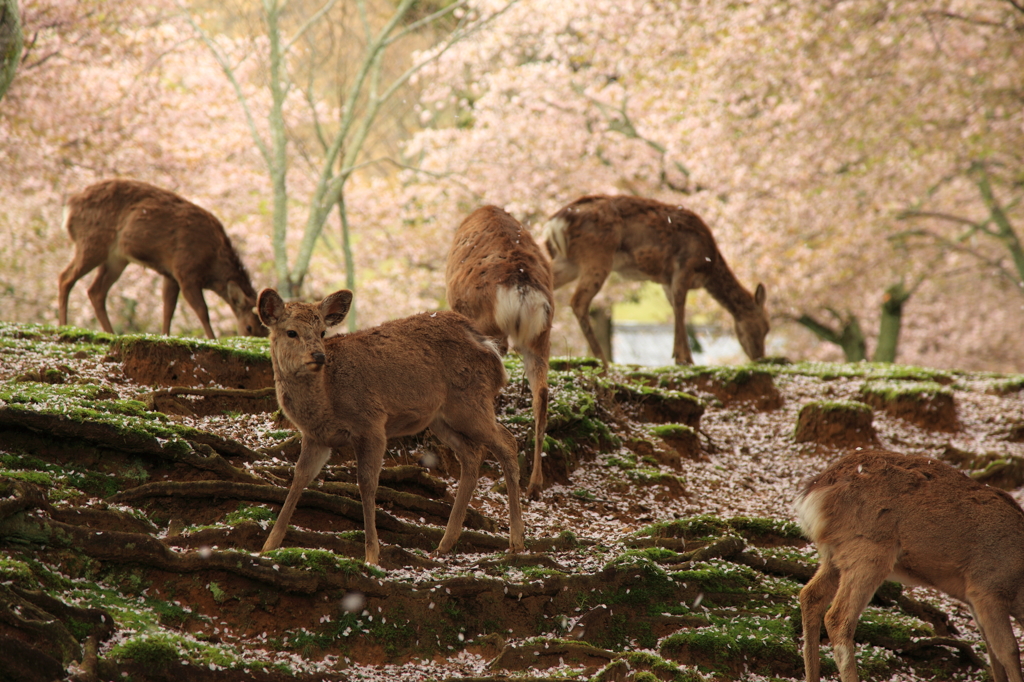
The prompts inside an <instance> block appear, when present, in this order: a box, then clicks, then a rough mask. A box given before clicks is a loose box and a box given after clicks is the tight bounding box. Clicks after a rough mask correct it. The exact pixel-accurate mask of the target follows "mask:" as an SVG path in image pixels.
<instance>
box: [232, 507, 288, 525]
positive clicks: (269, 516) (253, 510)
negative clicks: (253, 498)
mask: <svg viewBox="0 0 1024 682" xmlns="http://www.w3.org/2000/svg"><path fill="white" fill-rule="evenodd" d="M276 518H277V512H275V511H274V510H273V509H271V508H270V507H265V506H263V505H249V504H244V503H242V504H239V505H238V509H236V510H235V511H233V512H228V513H227V514H225V515H224V523H225V524H227V525H229V526H237V525H238V524H240V523H242V522H243V521H256V522H260V521H273V520H274V519H276Z"/></svg>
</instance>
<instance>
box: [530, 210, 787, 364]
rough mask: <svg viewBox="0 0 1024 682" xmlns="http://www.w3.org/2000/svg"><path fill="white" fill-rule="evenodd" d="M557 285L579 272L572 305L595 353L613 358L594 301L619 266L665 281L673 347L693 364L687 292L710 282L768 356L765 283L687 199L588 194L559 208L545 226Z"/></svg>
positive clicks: (742, 337)
mask: <svg viewBox="0 0 1024 682" xmlns="http://www.w3.org/2000/svg"><path fill="white" fill-rule="evenodd" d="M544 239H545V244H546V246H547V250H548V253H550V254H551V258H552V260H553V267H554V274H555V288H556V289H558V288H560V287H562V286H563V285H565V284H568V283H569V282H571V281H572V280H574V279H576V278H577V277H579V283H578V284H577V285H576V291H575V292H574V293H573V295H572V309H573V312H574V313H575V314H576V319H577V320H578V321H579V323H580V328H581V329H582V330H583V335H584V336H585V337H586V338H587V342H588V343H589V344H590V350H591V352H592V353H593V354H594V356H595V357H598V358H600V359H601V361H602V362H604V363H605V365H607V361H606V358H605V357H604V353H602V351H601V347H600V345H599V344H598V342H597V336H596V335H595V334H594V331H593V329H592V328H591V326H590V316H589V313H590V302H591V301H593V300H594V296H596V295H597V292H598V291H600V290H601V287H602V286H604V283H605V280H606V279H608V275H609V274H611V272H612V271H615V272H618V273H619V274H621V275H622V276H623V277H626V278H629V279H641V280H650V281H652V282H657V283H658V284H661V285H662V287H664V289H665V295H666V296H668V300H669V303H671V304H672V310H673V312H674V314H675V340H674V342H673V349H672V354H673V357H674V358H675V361H676V363H678V364H693V356H692V355H691V354H690V344H689V340H688V338H687V335H686V314H685V313H686V294H687V292H688V291H690V289H699V288H704V289H707V291H708V293H710V294H711V295H712V296H713V297H714V298H715V300H716V301H718V302H719V303H721V304H722V306H723V307H724V308H725V309H726V310H728V311H729V313H730V314H731V315H732V316H733V318H734V319H735V321H736V336H737V337H738V339H739V342H740V345H741V346H743V350H744V351H745V352H746V354H747V355H748V356H749V357H750V359H752V360H756V359H758V358H760V357H763V356H764V338H765V336H766V335H767V334H768V328H769V324H768V315H767V313H766V312H765V307H764V303H765V298H766V295H765V289H764V286H763V285H761V284H758V285H757V289H756V291H755V292H754V294H753V295H751V294H750V292H749V291H747V290H746V289H745V288H743V286H742V285H741V284H740V283H739V282H738V281H736V277H735V276H734V275H733V274H732V271H731V270H730V269H729V266H728V265H727V264H726V262H725V260H724V259H723V258H722V254H721V253H720V252H719V250H718V245H717V244H716V243H715V238H714V237H713V236H712V235H711V230H709V229H708V226H707V225H705V224H704V221H703V220H701V219H700V216H698V215H697V214H695V213H693V212H692V211H688V210H686V209H685V208H683V207H681V206H671V205H668V204H663V203H661V202H660V201H655V200H653V199H644V198H641V197H631V196H603V195H595V196H585V197H581V198H579V199H577V200H576V201H574V202H572V203H571V204H569V205H568V206H565V207H564V208H562V209H561V210H559V211H558V212H557V213H555V214H554V215H553V216H552V217H551V218H550V220H549V221H548V223H547V226H546V227H545V234H544Z"/></svg>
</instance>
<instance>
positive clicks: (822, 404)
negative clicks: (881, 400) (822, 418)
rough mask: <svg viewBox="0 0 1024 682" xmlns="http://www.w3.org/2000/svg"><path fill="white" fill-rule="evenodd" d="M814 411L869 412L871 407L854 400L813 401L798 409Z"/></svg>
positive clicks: (801, 411)
mask: <svg viewBox="0 0 1024 682" xmlns="http://www.w3.org/2000/svg"><path fill="white" fill-rule="evenodd" d="M810 409H814V410H817V411H819V412H825V413H828V412H871V407H870V406H868V405H865V404H864V403H861V402H857V401H856V400H813V401H811V402H809V403H807V404H805V405H804V406H803V407H801V408H800V413H801V414H803V411H804V410H810Z"/></svg>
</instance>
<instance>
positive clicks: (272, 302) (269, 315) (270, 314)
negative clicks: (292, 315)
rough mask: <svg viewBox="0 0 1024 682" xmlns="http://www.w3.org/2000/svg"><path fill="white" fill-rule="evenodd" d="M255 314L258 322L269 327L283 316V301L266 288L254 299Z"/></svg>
mask: <svg viewBox="0 0 1024 682" xmlns="http://www.w3.org/2000/svg"><path fill="white" fill-rule="evenodd" d="M256 312H257V314H258V315H259V316H260V322H262V323H263V324H264V325H265V326H267V327H270V326H272V325H274V324H276V323H277V322H278V320H280V319H281V318H282V317H283V316H284V299H282V298H281V295H280V294H279V293H277V292H276V291H275V290H273V289H270V288H266V289H264V290H263V291H261V292H260V294H259V296H258V297H257V298H256Z"/></svg>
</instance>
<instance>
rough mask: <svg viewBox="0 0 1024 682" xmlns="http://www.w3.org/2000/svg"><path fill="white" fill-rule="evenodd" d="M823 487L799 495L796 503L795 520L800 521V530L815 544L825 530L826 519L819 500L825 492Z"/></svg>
mask: <svg viewBox="0 0 1024 682" xmlns="http://www.w3.org/2000/svg"><path fill="white" fill-rule="evenodd" d="M825 492H826V491H825V490H824V489H823V488H818V489H817V490H812V491H811V492H809V493H808V494H806V495H801V496H800V497H799V498H798V499H797V501H796V504H795V505H793V507H794V509H795V510H796V515H797V520H798V521H799V523H800V530H802V531H803V532H804V535H806V536H807V537H808V538H810V539H811V541H812V542H814V543H815V544H817V543H818V538H820V537H821V536H822V535H823V534H824V532H825V524H826V522H827V521H828V519H826V518H825V517H824V515H823V514H822V513H821V500H822V497H823V496H824V494H825Z"/></svg>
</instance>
